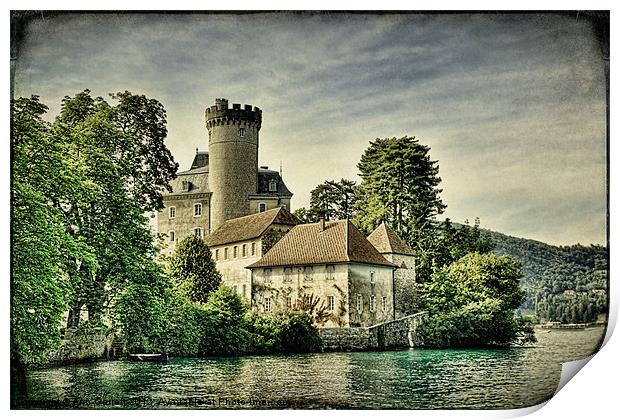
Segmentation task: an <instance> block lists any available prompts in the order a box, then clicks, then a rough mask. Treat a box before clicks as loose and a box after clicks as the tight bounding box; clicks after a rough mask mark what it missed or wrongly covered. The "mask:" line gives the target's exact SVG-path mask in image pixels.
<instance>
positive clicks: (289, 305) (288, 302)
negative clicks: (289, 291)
mask: <svg viewBox="0 0 620 420" xmlns="http://www.w3.org/2000/svg"><path fill="white" fill-rule="evenodd" d="M286 307H287V308H292V307H293V298H292V297H290V296H287V297H286Z"/></svg>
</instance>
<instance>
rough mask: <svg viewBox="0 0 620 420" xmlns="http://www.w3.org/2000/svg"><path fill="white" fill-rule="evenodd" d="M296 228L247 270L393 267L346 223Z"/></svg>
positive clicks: (337, 222)
mask: <svg viewBox="0 0 620 420" xmlns="http://www.w3.org/2000/svg"><path fill="white" fill-rule="evenodd" d="M324 223H325V226H324V228H323V229H322V228H321V222H319V223H310V224H304V225H297V226H295V227H294V228H293V229H291V230H290V231H289V232H288V233H287V234H286V235H284V237H283V238H282V239H280V240H279V241H278V242H277V243H276V244H275V245H274V246H273V247H272V248H271V249H270V250H269V252H267V253H266V254H265V255H264V256H263V258H261V259H260V260H258V261H257V262H255V263H254V264H251V265H249V266H248V267H247V268H259V267H274V266H283V265H307V264H329V263H343V262H358V263H365V264H375V265H384V266H390V267H392V266H394V264H392V263H390V262H389V261H388V260H386V259H385V258H384V257H383V256H382V255H381V254H380V253H379V251H377V250H376V249H375V248H374V247H373V246H372V244H371V243H370V242H368V240H367V239H366V238H365V237H364V235H362V233H361V232H360V231H359V230H357V228H356V227H355V226H354V225H353V223H351V222H350V221H348V220H336V221H333V222H324Z"/></svg>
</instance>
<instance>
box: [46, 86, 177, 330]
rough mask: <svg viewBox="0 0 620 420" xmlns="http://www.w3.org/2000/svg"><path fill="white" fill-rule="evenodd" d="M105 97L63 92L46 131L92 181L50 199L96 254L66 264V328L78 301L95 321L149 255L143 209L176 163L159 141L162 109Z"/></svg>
mask: <svg viewBox="0 0 620 420" xmlns="http://www.w3.org/2000/svg"><path fill="white" fill-rule="evenodd" d="M111 97H112V99H113V100H115V101H116V102H117V104H116V105H110V104H108V103H107V102H106V101H104V100H103V99H102V98H100V97H98V98H92V96H91V95H90V91H88V90H85V91H83V92H81V93H78V94H76V95H75V96H74V97H69V96H66V97H65V98H64V99H63V101H62V107H61V112H60V115H59V116H58V118H56V120H55V122H54V125H53V127H52V131H51V134H52V137H53V138H54V139H55V140H56V141H57V142H58V143H59V144H62V145H64V147H65V152H66V154H67V159H68V160H70V161H72V162H75V164H76V165H79V167H80V168H82V172H81V173H82V174H83V177H84V178H85V179H86V181H87V182H89V183H90V184H91V185H92V186H93V189H92V194H91V195H90V196H73V197H68V198H65V199H60V200H56V201H55V202H54V204H55V206H56V207H57V208H58V209H59V210H61V211H62V213H63V216H64V220H65V226H66V230H67V232H69V234H70V235H71V236H73V237H74V238H76V239H79V240H81V241H83V242H85V243H86V244H88V245H89V246H90V247H91V248H92V249H93V250H94V252H95V254H96V266H92V265H90V264H85V263H84V261H81V260H79V259H72V260H68V261H67V267H66V271H67V273H68V275H69V277H70V284H71V288H72V297H73V299H72V302H71V305H70V313H69V314H70V316H69V319H68V327H75V326H77V325H78V324H79V313H80V311H81V308H82V306H84V305H85V306H86V308H87V310H88V316H89V319H92V320H98V319H100V318H101V315H102V314H103V312H104V311H105V310H106V308H108V307H109V304H110V302H111V300H112V299H113V297H114V296H115V295H116V294H117V293H119V292H120V291H122V290H123V287H125V285H127V284H128V283H129V282H131V280H132V277H133V276H134V273H135V272H139V271H140V269H141V267H143V266H144V264H147V263H148V261H149V260H150V259H151V258H152V256H153V255H154V253H155V248H154V246H153V240H152V236H151V234H150V231H149V229H148V226H147V219H146V217H145V213H147V212H149V211H153V210H157V209H160V208H161V207H162V206H163V200H162V194H161V191H162V190H163V189H164V188H169V186H168V182H169V181H170V180H171V179H172V178H173V177H174V176H175V173H176V170H177V168H178V164H176V163H175V162H174V160H173V159H172V155H171V154H170V152H169V151H168V149H167V148H166V147H165V145H164V139H165V136H166V133H167V132H166V127H165V125H166V120H165V111H164V109H163V106H162V105H161V104H160V103H159V102H158V101H156V100H153V99H148V98H146V97H145V96H143V95H133V94H131V93H130V92H122V93H118V94H113V95H111Z"/></svg>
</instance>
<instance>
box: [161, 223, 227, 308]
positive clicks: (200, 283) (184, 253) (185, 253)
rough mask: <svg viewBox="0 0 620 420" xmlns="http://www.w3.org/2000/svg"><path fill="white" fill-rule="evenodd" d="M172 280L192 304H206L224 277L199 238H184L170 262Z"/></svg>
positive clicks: (207, 248) (209, 251)
mask: <svg viewBox="0 0 620 420" xmlns="http://www.w3.org/2000/svg"><path fill="white" fill-rule="evenodd" d="M168 270H169V272H170V276H171V277H172V279H173V280H174V281H175V282H176V283H177V284H178V285H179V286H180V287H181V289H182V290H183V291H184V292H185V294H186V295H187V297H188V298H189V299H190V300H191V301H192V302H198V303H204V302H206V301H207V299H208V297H209V294H210V293H211V292H213V291H214V290H216V289H217V288H218V287H219V285H220V283H221V281H222V276H221V274H220V273H219V272H218V271H217V268H216V267H215V261H213V258H212V255H211V250H210V249H209V247H208V246H207V245H206V244H205V242H204V241H203V240H202V239H200V238H199V237H197V236H194V235H192V236H188V237H186V238H184V239H183V240H182V241H181V242H180V243H179V244H178V245H177V247H176V249H175V251H174V254H173V255H172V256H171V257H170V260H169V262H168Z"/></svg>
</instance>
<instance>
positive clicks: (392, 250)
mask: <svg viewBox="0 0 620 420" xmlns="http://www.w3.org/2000/svg"><path fill="white" fill-rule="evenodd" d="M368 241H369V242H370V243H371V244H372V245H373V246H374V247H375V248H376V249H377V250H378V251H379V252H380V253H382V254H401V255H415V252H413V250H412V249H411V248H410V247H409V245H407V244H406V243H405V242H403V240H402V239H400V238H399V237H398V235H397V234H396V232H394V231H393V230H392V228H390V227H389V226H388V225H386V224H385V223H381V224H380V225H379V226H378V227H377V228H376V229H375V230H374V231H373V232H372V233H371V234H370V235H368Z"/></svg>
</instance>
